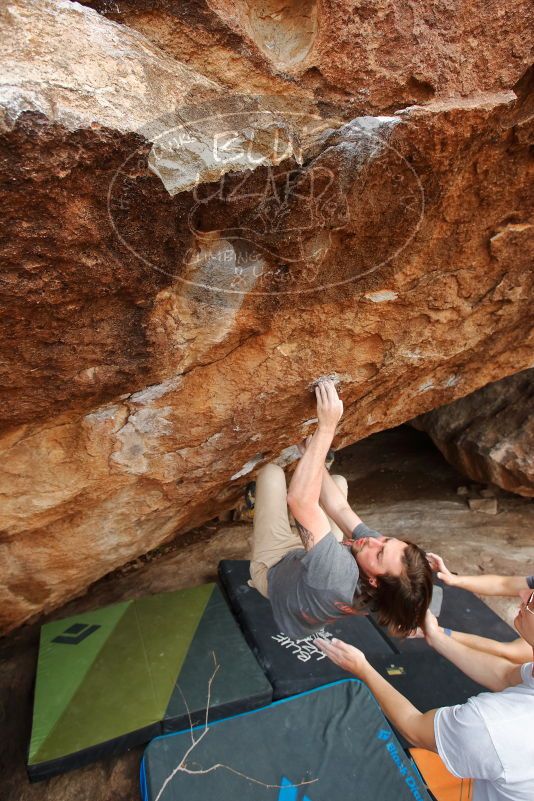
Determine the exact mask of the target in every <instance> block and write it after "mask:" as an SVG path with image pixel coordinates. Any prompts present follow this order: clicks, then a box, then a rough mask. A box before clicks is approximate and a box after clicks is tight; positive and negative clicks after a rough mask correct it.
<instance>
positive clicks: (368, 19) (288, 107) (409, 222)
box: [0, 0, 534, 630]
mask: <svg viewBox="0 0 534 801" xmlns="http://www.w3.org/2000/svg"><path fill="white" fill-rule="evenodd" d="M93 5H95V7H98V10H99V11H102V12H103V13H98V12H97V10H95V9H92V8H86V7H84V6H81V5H79V4H77V3H71V4H69V3H67V2H63V3H57V2H53V0H38V1H37V2H36V0H31V1H30V0H13V2H10V4H9V5H8V6H6V7H5V8H4V9H3V10H2V12H1V24H2V27H3V28H4V29H5V30H7V31H8V35H6V36H4V37H3V38H2V50H3V53H2V62H3V67H2V72H1V75H2V78H1V81H2V83H1V84H0V92H1V103H0V108H1V114H0V127H1V131H0V137H1V138H0V143H1V144H0V148H1V151H0V152H1V163H2V177H1V181H2V189H3V194H4V197H5V209H4V215H3V220H2V222H3V226H4V234H3V236H2V239H1V241H0V247H1V249H2V272H1V281H2V284H1V287H2V290H1V303H2V324H3V327H4V335H3V338H2V344H1V348H2V360H1V364H2V383H1V386H2V410H3V415H2V426H3V428H2V432H3V433H2V434H1V435H0V452H1V455H2V458H1V463H0V465H1V466H0V491H1V492H2V498H3V503H2V507H1V509H0V549H1V551H2V559H1V564H2V567H1V568H0V570H1V571H2V575H1V577H0V610H1V611H0V628H1V629H3V630H8V629H10V628H12V627H14V626H16V625H18V624H20V623H21V622H23V621H24V620H26V619H28V618H29V617H31V616H32V615H34V614H36V613H37V612H39V611H41V610H43V609H50V608H52V607H54V606H57V605H59V604H60V603H61V602H63V601H64V600H66V599H67V598H69V597H71V596H73V595H75V594H77V593H80V592H82V591H83V590H84V589H85V588H86V587H87V586H88V585H89V584H90V583H91V582H92V581H94V580H95V579H97V578H98V577H100V576H101V575H103V574H104V573H106V572H108V571H110V570H112V569H113V568H115V567H117V566H119V565H121V564H123V563H124V562H126V561H128V560H129V559H131V558H133V557H135V556H137V555H139V554H141V553H144V552H146V551H148V550H150V549H151V548H154V547H156V546H157V545H158V544H160V543H161V542H163V541H164V540H166V539H169V538H171V537H172V536H174V535H175V534H176V533H177V532H180V531H182V530H186V529H187V528H189V527H191V526H193V525H196V524H198V523H200V522H202V521H203V520H206V519H208V518H210V517H211V516H213V515H214V514H216V513H217V512H218V511H221V510H223V509H225V508H230V507H231V506H232V505H233V503H234V501H235V498H236V497H237V496H238V494H239V492H240V491H241V488H242V487H243V485H244V483H246V482H247V481H248V480H249V478H250V477H251V475H253V471H254V469H255V468H256V466H257V465H260V464H263V463H265V462H266V461H268V460H270V459H278V460H279V461H281V462H282V463H284V462H288V461H290V460H291V459H292V458H294V452H293V451H292V450H291V445H292V444H293V443H295V442H296V441H297V440H298V439H299V438H300V437H302V436H303V435H304V434H306V433H308V432H309V431H310V430H311V428H310V426H312V425H313V422H312V421H313V418H314V407H313V403H312V395H311V393H310V391H309V385H310V382H312V381H313V380H314V379H315V378H317V377H318V376H320V375H323V374H336V375H337V376H338V378H339V381H340V386H341V393H342V397H343V400H344V403H345V409H346V411H345V415H344V417H343V419H342V421H341V424H340V428H339V435H338V438H337V440H336V445H337V446H341V445H344V444H348V443H350V442H353V441H356V440H358V439H361V438H362V437H365V436H366V435H368V434H370V433H372V432H374V431H378V430H381V429H384V428H388V427H391V426H394V425H396V424H398V423H401V422H403V421H406V420H408V419H411V418H413V417H414V416H416V415H419V414H421V413H424V412H427V411H429V410H431V409H433V408H435V407H437V406H440V405H442V404H444V403H447V402H450V401H454V400H455V399H457V398H460V397H463V396H465V395H467V394H468V393H470V392H472V391H473V390H475V389H477V388H478V387H481V386H483V385H485V384H487V383H488V382H489V381H494V380H497V379H500V378H502V377H503V376H507V375H510V374H512V373H514V372H517V371H518V370H522V369H524V368H527V367H529V366H531V364H532V340H531V339H529V337H531V327H530V324H529V302H530V298H531V292H532V286H531V283H532V271H531V260H532V243H533V238H534V237H533V231H534V228H533V221H532V205H533V198H532V189H531V187H532V157H531V151H532V141H533V138H534V135H533V122H532V119H533V116H532V115H533V110H534V109H533V106H534V89H533V81H532V72H531V71H529V70H527V66H528V64H527V61H526V53H527V52H528V46H527V40H526V34H525V30H526V25H527V22H528V13H529V5H528V4H526V3H524V4H522V3H516V4H515V5H513V7H510V8H511V9H512V10H510V11H509V10H507V11H506V13H502V14H501V16H499V14H497V13H494V14H490V11H489V10H488V9H487V8H486V7H484V9H482V10H481V13H482V11H483V13H484V15H486V16H487V15H488V14H489V15H490V16H489V17H488V27H487V28H486V27H484V24H483V22H482V21H481V18H479V17H476V20H477V21H476V23H475V22H473V23H472V25H471V24H470V22H469V20H464V21H463V23H462V24H463V26H464V28H463V30H465V31H468V30H471V29H472V30H471V34H472V37H473V38H474V39H475V40H476V41H477V42H478V43H479V45H480V46H481V47H479V49H477V50H476V51H475V50H471V49H469V50H467V51H466V53H464V54H462V55H461V54H460V53H459V51H458V45H457V44H455V43H454V42H453V41H452V40H451V38H450V37H451V36H452V34H451V25H450V20H448V19H447V20H445V19H441V18H440V17H439V16H438V15H436V12H432V13H430V12H429V13H428V15H427V17H426V18H425V19H426V23H425V24H426V28H425V25H424V24H423V22H424V19H423V18H424V12H423V11H422V10H419V11H418V12H417V14H419V15H420V17H419V19H418V20H415V19H414V18H413V17H412V16H411V13H412V12H410V11H409V9H408V6H405V5H404V4H401V3H398V4H391V3H389V4H383V6H382V7H381V9H377V8H375V7H374V6H373V8H371V7H370V6H369V7H368V8H367V7H365V8H364V7H363V6H359V10H358V12H357V14H358V15H359V16H355V14H356V12H354V10H350V4H349V3H346V2H339V3H336V4H333V3H331V4H320V3H318V4H317V5H315V4H313V3H309V4H306V3H303V4H298V5H297V4H293V5H292V4H284V6H283V7H282V4H280V5H277V4H275V3H272V4H271V5H272V10H271V12H270V13H269V14H267V15H265V14H263V13H262V14H260V12H259V11H258V8H259V6H258V7H257V6H256V4H254V3H252V2H250V3H246V4H245V3H243V4H240V3H237V4H235V3H234V4H233V6H232V8H233V9H234V11H233V12H231V9H230V6H229V5H228V6H227V5H225V4H224V3H223V2H220V3H219V2H213V3H210V4H209V7H208V5H206V6H203V5H202V4H180V8H182V6H183V9H182V10H181V11H179V12H177V11H175V8H174V7H175V4H168V5H165V4H161V7H159V10H158V11H157V12H156V11H153V10H151V7H150V4H141V3H134V2H129V3H127V2H122V1H121V0H119V2H118V3H113V4H112V6H113V13H114V16H115V17H116V18H118V19H119V18H120V21H119V22H117V21H115V20H113V19H109V18H106V16H105V12H106V11H107V8H106V4H103V3H99V4H98V6H97V4H96V3H93ZM263 5H264V4H263ZM101 6H102V7H101ZM171 6H172V7H171ZM193 6H194V9H193V10H191V9H192V7H193ZM269 8H270V6H269ZM419 8H420V9H421V8H422V7H419ZM188 9H189V10H188ZM299 9H305V13H304V11H303V12H302V14H303V16H302V19H301V17H300V16H299V13H300V12H299ZM366 9H367V10H366ZM512 12H513V14H512ZM414 13H415V12H414ZM499 13H500V12H499ZM285 15H289V17H288V18H286V16H285ZM485 18H486V17H484V19H485ZM472 19H473V20H474V19H475V12H473V18H472ZM280 25H282V26H286V28H287V35H286V36H285V37H284V36H280V31H281V28H280ZM429 29H431V30H432V33H430V32H429ZM351 31H352V34H351ZM356 33H357V34H358V35H356ZM193 35H198V37H199V42H200V43H201V44H202V45H203V46H202V48H200V47H199V48H198V49H197V50H195V48H194V47H193V44H192V39H191V37H192V36H193ZM455 35H456V34H455ZM351 36H352V38H351ZM351 42H354V48H355V49H352V50H351V47H352V46H353V45H352V44H351ZM386 43H387V46H386ZM438 43H439V46H438ZM171 44H172V47H171ZM271 44H273V46H272V47H271ZM470 47H471V45H470ZM395 48H397V49H395ZM223 56H224V58H229V57H230V56H231V58H229V63H228V64H226V63H225V62H224V61H223ZM412 77H413V79H414V80H413V81H412ZM427 85H428V86H431V87H432V88H431V89H428V88H426V87H427ZM421 87H423V88H422V89H421ZM230 90H232V91H230ZM410 92H411V94H410ZM417 93H419V94H417ZM414 101H415V102H419V104H418V105H409V104H410V103H413V102H414Z"/></svg>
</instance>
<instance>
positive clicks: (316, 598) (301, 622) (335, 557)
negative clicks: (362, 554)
mask: <svg viewBox="0 0 534 801" xmlns="http://www.w3.org/2000/svg"><path fill="white" fill-rule="evenodd" d="M379 536H380V534H379V533H378V531H375V530H374V529H372V528H369V527H368V526H366V525H365V523H359V524H358V525H357V526H356V528H355V529H354V531H353V532H352V537H353V539H358V538H359V537H379ZM359 577H360V573H359V570H358V564H357V562H356V559H355V558H354V556H353V555H352V552H351V550H350V548H348V547H347V546H345V545H342V544H341V543H340V542H338V541H337V540H336V538H335V537H334V535H333V534H332V532H331V531H329V532H328V534H326V535H325V536H324V537H323V538H322V539H321V540H319V542H318V543H317V545H314V546H313V548H311V549H310V550H309V551H306V550H305V549H304V548H297V549H296V550H294V551H290V553H288V554H286V556H284V558H283V559H281V560H280V561H279V562H278V563H277V564H276V565H273V567H271V569H270V570H269V573H268V574H267V578H268V588H269V600H270V601H271V606H272V609H273V614H274V619H275V621H276V624H277V625H278V626H279V628H280V630H281V631H283V632H284V634H287V635H289V637H292V638H293V639H304V638H305V637H309V636H310V635H311V634H314V633H315V632H316V631H318V630H319V629H321V628H323V626H325V625H326V624H327V623H329V622H331V621H332V620H335V619H336V618H338V617H342V616H343V615H346V614H351V612H348V611H347V608H349V607H352V604H353V601H354V595H355V594H356V595H357V594H358V593H359V585H358V579H359ZM353 614H354V613H353Z"/></svg>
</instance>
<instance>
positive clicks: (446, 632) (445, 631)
mask: <svg viewBox="0 0 534 801" xmlns="http://www.w3.org/2000/svg"><path fill="white" fill-rule="evenodd" d="M443 634H446V635H447V637H451V636H452V629H443Z"/></svg>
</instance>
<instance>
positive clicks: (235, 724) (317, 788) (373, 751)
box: [141, 680, 430, 801]
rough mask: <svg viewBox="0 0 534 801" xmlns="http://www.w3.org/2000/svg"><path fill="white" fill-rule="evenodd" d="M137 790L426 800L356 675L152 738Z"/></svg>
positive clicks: (199, 799) (313, 799) (174, 798)
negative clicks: (249, 710) (214, 721)
mask: <svg viewBox="0 0 534 801" xmlns="http://www.w3.org/2000/svg"><path fill="white" fill-rule="evenodd" d="M192 735H193V736H194V738H195V740H196V744H195V743H194V742H193V741H192ZM141 794H142V798H143V801H183V800H184V799H187V801H206V799H217V801H235V799H240V798H244V799H247V801H332V800H333V799H361V800H362V801H364V799H365V800H367V799H373V801H391V799H395V801H430V796H429V794H428V792H427V791H426V789H425V787H424V785H423V783H422V781H421V779H420V776H419V773H418V771H417V770H416V768H415V766H414V763H413V762H412V761H411V758H410V757H408V756H407V755H406V754H405V753H404V751H403V750H402V747H401V746H400V744H399V742H398V740H397V739H396V737H395V735H394V733H393V732H392V730H391V728H390V726H389V725H388V723H387V721H386V719H385V718H384V716H383V714H382V712H381V711H380V709H379V707H378V705H377V703H376V701H375V700H374V698H373V697H372V695H371V694H370V692H369V690H368V689H367V687H366V686H365V685H364V684H362V683H361V682H359V681H357V680H347V681H340V682H336V683H334V684H330V685H327V686H325V687H321V688H319V689H316V690H313V691H310V692H307V693H303V694H301V695H298V696H296V697H294V698H288V699H285V700H283V701H278V702H276V703H273V704H270V705H269V706H267V707H264V708H263V709H258V710H256V711H254V712H248V713H245V714H243V715H238V716H236V717H231V718H227V719H226V720H223V721H219V722H218V723H215V724H214V725H211V726H209V727H208V728H207V729H206V728H205V727H199V728H197V729H196V730H194V731H193V732H191V731H185V732H182V733H180V734H169V735H166V736H164V737H158V738H156V739H155V740H153V741H152V742H151V743H150V745H149V746H148V747H147V748H146V750H145V754H144V757H143V761H142V765H141Z"/></svg>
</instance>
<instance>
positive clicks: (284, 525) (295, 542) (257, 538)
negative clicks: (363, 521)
mask: <svg viewBox="0 0 534 801" xmlns="http://www.w3.org/2000/svg"><path fill="white" fill-rule="evenodd" d="M332 478H333V480H334V481H335V483H336V484H337V486H338V487H339V489H340V490H341V492H342V493H343V495H344V497H345V498H346V497H347V495H348V484H347V480H346V479H345V478H343V476H338V475H335V476H332ZM328 520H329V522H330V529H331V531H332V532H333V534H334V536H335V537H336V539H337V540H338V541H339V542H341V541H342V539H343V532H342V531H341V529H340V528H339V527H338V526H337V525H336V523H334V521H333V520H331V518H328ZM250 544H251V558H250V581H249V582H248V583H249V585H250V586H251V587H254V588H255V589H257V590H258V592H260V593H261V594H262V595H263V596H264V597H265V598H268V597H269V595H268V590H267V572H268V570H269V568H271V567H272V566H273V565H276V564H278V562H279V561H280V559H282V558H283V557H284V556H285V555H286V554H287V553H289V552H290V551H294V550H295V548H302V540H301V539H300V537H299V535H298V532H297V529H296V527H295V526H294V525H291V523H290V521H289V514H288V508H287V487H286V477H285V474H284V471H283V470H282V468H281V467H278V465H275V464H267V465H265V467H262V468H261V470H260V471H259V473H258V475H257V478H256V498H255V501H254V528H253V532H252V539H251V543H250Z"/></svg>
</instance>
